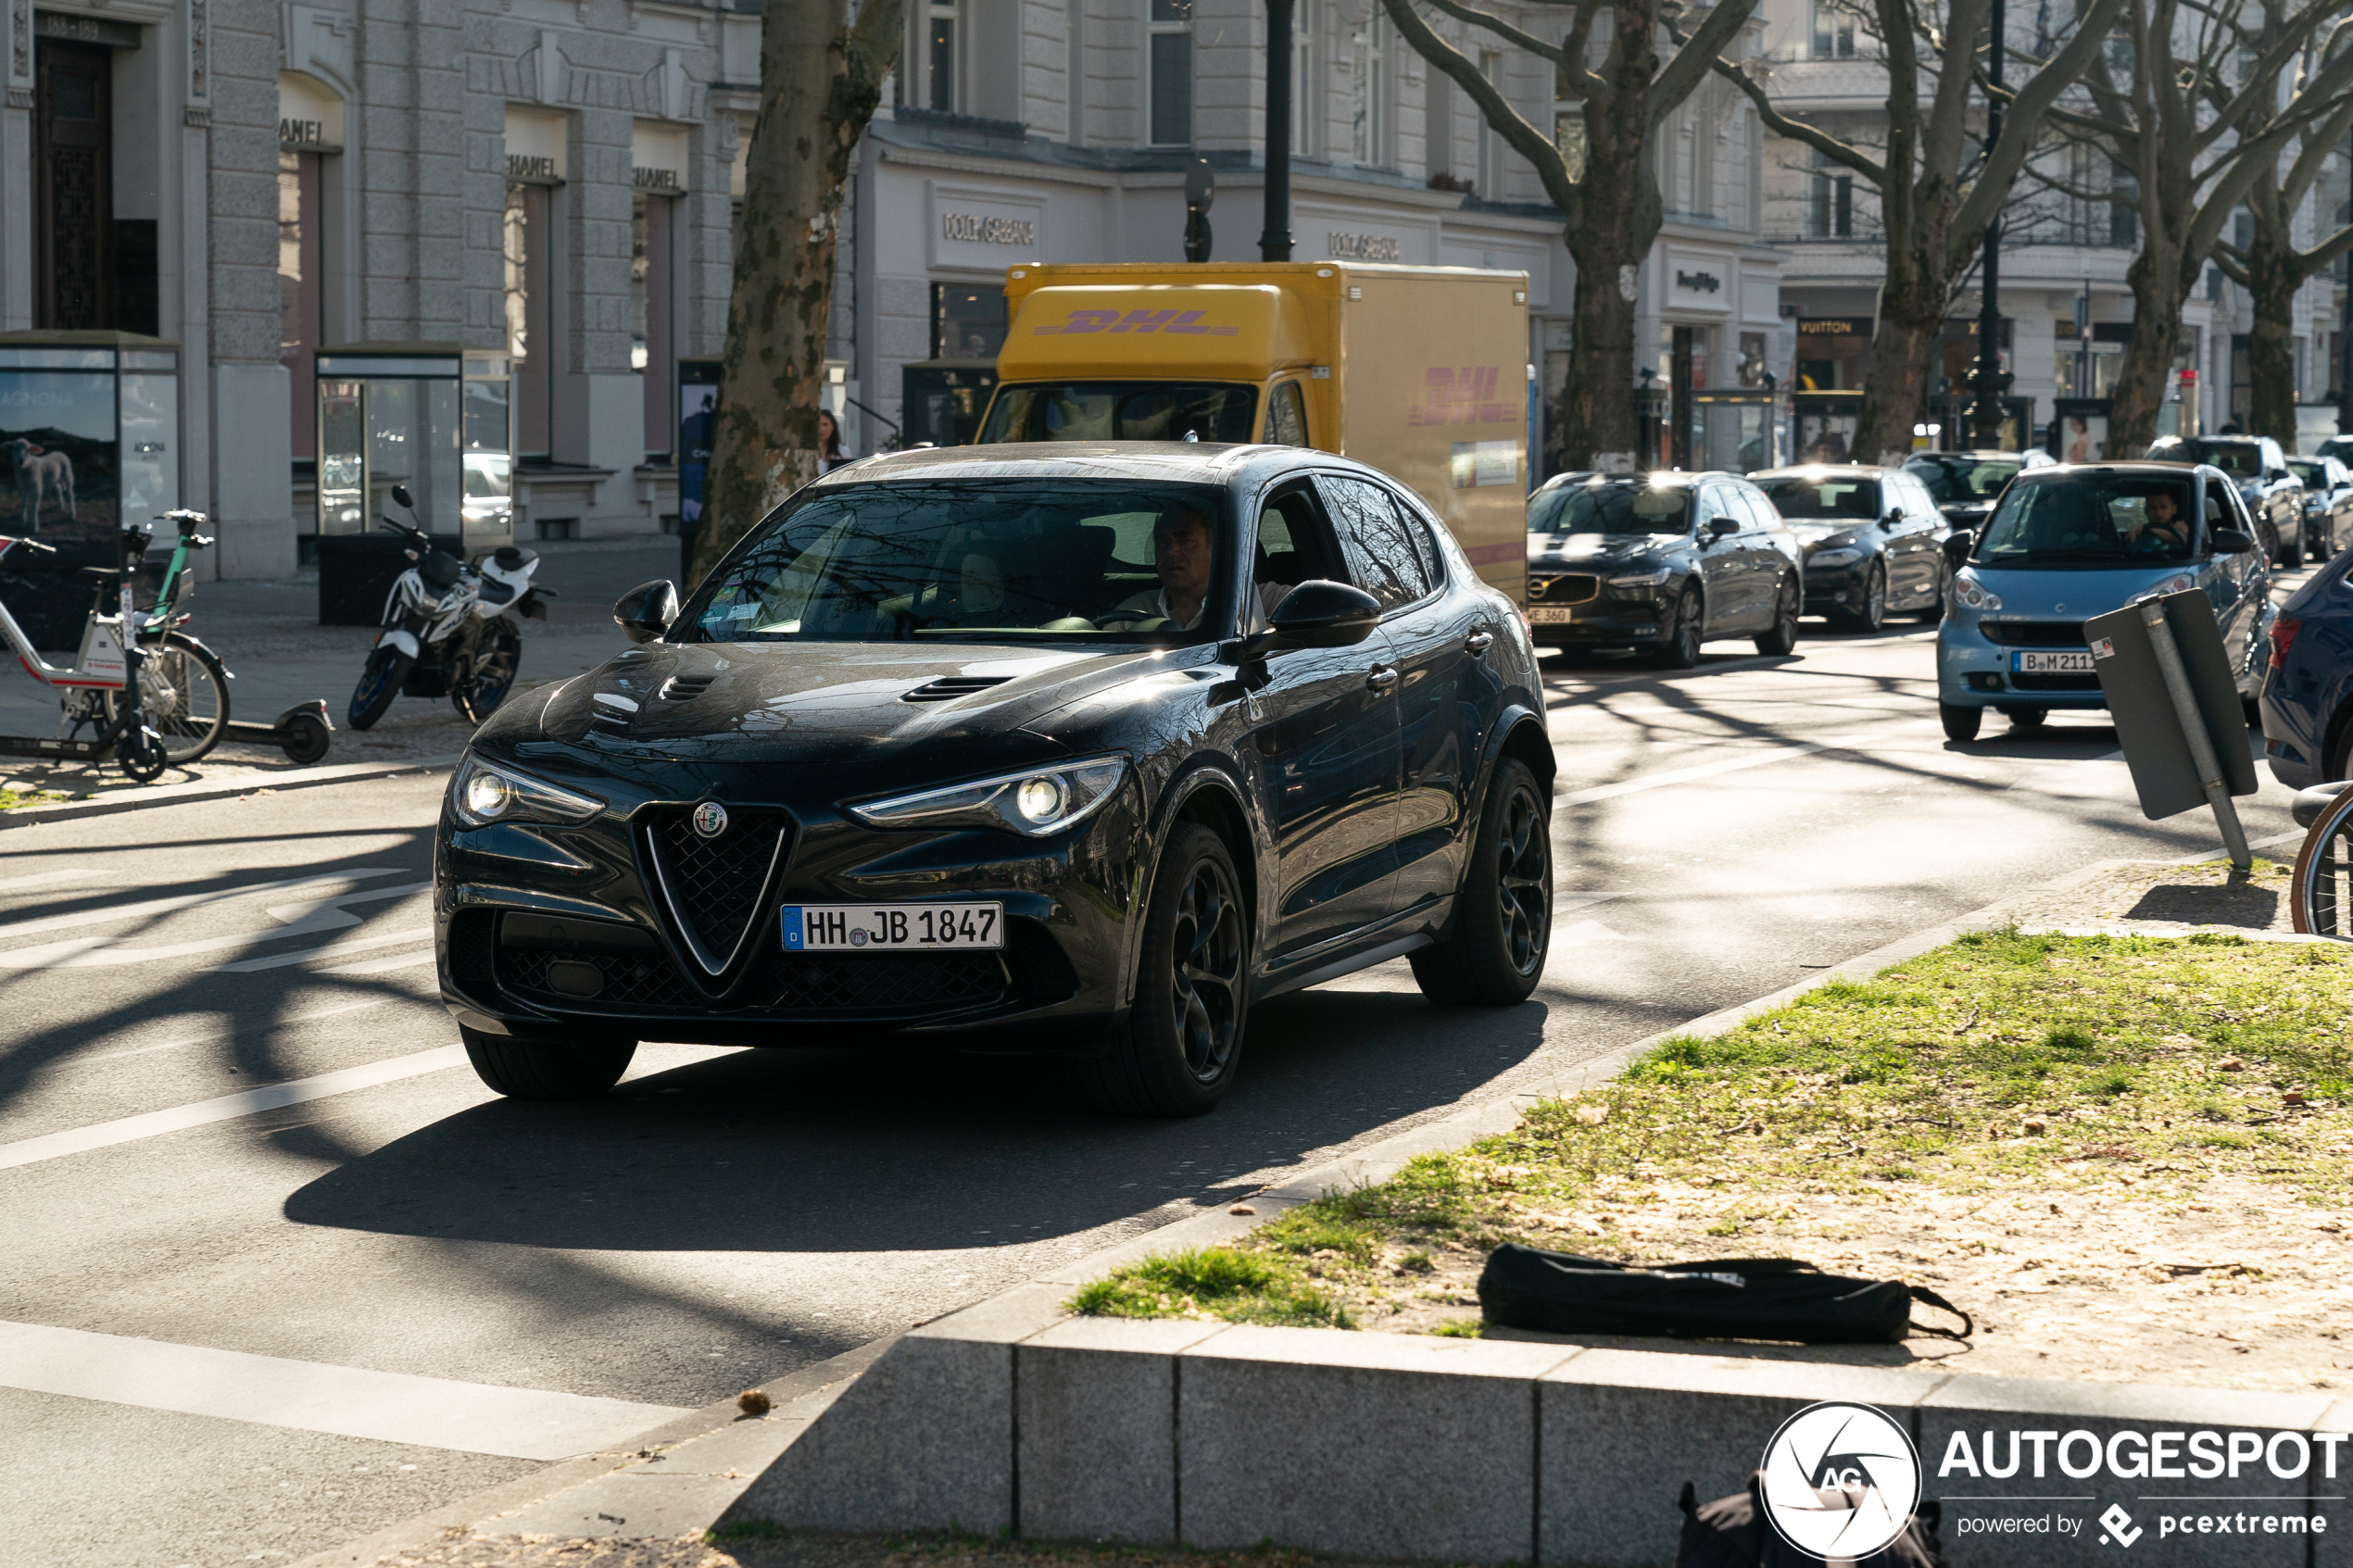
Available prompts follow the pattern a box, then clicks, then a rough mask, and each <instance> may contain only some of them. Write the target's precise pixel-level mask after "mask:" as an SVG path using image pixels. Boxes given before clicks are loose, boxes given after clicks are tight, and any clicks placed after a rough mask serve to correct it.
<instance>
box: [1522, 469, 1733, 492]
mask: <svg viewBox="0 0 2353 1568" xmlns="http://www.w3.org/2000/svg"><path fill="white" fill-rule="evenodd" d="M1749 477H1752V476H1750V475H1746V474H1737V473H1733V472H1731V471H1730V470H1726V469H1653V470H1648V471H1646V472H1642V473H1602V472H1599V471H1596V470H1586V469H1579V470H1572V471H1570V472H1567V473H1558V474H1554V476H1553V477H1552V478H1550V479H1548V480H1546V481H1545V482H1544V483H1541V484H1540V485H1538V486H1537V489H1539V490H1550V489H1553V488H1554V487H1555V486H1558V485H1565V484H1645V485H1648V486H1649V487H1650V488H1652V489H1653V490H1669V489H1677V488H1680V487H1681V486H1683V485H1686V484H1697V483H1699V482H1700V481H1701V480H1703V479H1745V478H1749Z"/></svg>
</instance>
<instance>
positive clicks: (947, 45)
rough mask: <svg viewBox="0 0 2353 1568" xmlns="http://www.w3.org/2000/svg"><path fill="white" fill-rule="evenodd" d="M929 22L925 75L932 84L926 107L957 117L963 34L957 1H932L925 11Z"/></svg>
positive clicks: (926, 40)
mask: <svg viewBox="0 0 2353 1568" xmlns="http://www.w3.org/2000/svg"><path fill="white" fill-rule="evenodd" d="M925 21H926V23H927V24H928V25H929V28H930V31H929V33H928V34H927V35H926V36H925V47H926V51H927V57H926V58H925V62H924V64H925V68H926V69H925V75H926V76H928V77H929V78H930V82H929V83H928V85H929V87H930V89H931V91H930V93H929V94H928V95H927V97H926V99H925V107H929V108H933V109H937V111H938V112H939V113H941V114H954V113H956V112H957V101H956V44H957V34H958V32H959V31H961V30H960V29H959V28H958V26H957V21H958V18H957V16H956V0H931V4H930V6H929V7H928V8H927V9H926V10H925Z"/></svg>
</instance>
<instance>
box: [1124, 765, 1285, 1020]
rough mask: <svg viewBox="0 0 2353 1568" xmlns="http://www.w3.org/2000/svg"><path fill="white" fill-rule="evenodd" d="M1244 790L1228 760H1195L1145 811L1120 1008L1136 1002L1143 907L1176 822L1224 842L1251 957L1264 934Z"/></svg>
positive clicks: (1255, 847)
mask: <svg viewBox="0 0 2353 1568" xmlns="http://www.w3.org/2000/svg"><path fill="white" fill-rule="evenodd" d="M1244 798H1245V797H1244V792H1243V789H1242V785H1241V782H1240V780H1239V778H1238V777H1237V776H1236V770H1235V769H1234V768H1233V766H1232V765H1231V763H1230V762H1229V761H1228V760H1227V759H1224V758H1222V757H1204V758H1202V759H1197V760H1196V761H1194V762H1193V763H1191V764H1190V765H1189V766H1188V767H1187V768H1186V769H1185V771H1183V772H1181V773H1179V774H1177V775H1176V778H1175V779H1173V780H1172V781H1170V783H1169V784H1168V785H1167V787H1166V788H1165V789H1164V790H1163V791H1162V792H1161V797H1160V800H1159V802H1158V803H1157V805H1156V806H1155V807H1154V809H1153V810H1152V813H1151V832H1150V834H1149V835H1148V837H1147V849H1146V853H1145V857H1144V863H1143V867H1142V874H1141V875H1140V876H1139V878H1138V881H1137V890H1136V901H1135V906H1134V908H1135V909H1136V911H1137V912H1136V917H1135V919H1133V920H1132V921H1130V922H1128V937H1127V955H1126V962H1125V964H1124V965H1123V967H1124V969H1125V970H1126V980H1125V982H1124V983H1123V985H1122V987H1121V995H1120V1002H1121V1005H1122V1006H1133V1005H1134V1003H1135V1000H1136V981H1137V960H1138V957H1139V953H1138V945H1139V943H1141V942H1142V940H1143V934H1144V915H1143V911H1145V910H1146V909H1150V908H1151V899H1152V890H1153V887H1154V885H1155V882H1156V879H1157V878H1158V877H1159V875H1160V862H1161V859H1162V857H1163V855H1164V853H1165V852H1166V850H1167V847H1168V839H1169V835H1170V834H1173V833H1174V832H1176V824H1177V823H1179V822H1199V823H1201V824H1202V826H1204V827H1206V828H1208V829H1209V830H1210V831H1211V832H1212V833H1214V834H1216V835H1217V836H1218V838H1219V839H1220V840H1221V841H1223V842H1224V844H1225V846H1226V852H1227V854H1229V855H1231V856H1233V858H1234V872H1235V875H1236V876H1237V877H1238V878H1239V881H1240V883H1241V891H1242V907H1243V910H1244V912H1245V913H1246V914H1247V915H1248V916H1249V927H1250V942H1251V960H1252V963H1253V964H1254V963H1255V962H1256V961H1257V955H1258V951H1259V946H1260V938H1261V936H1262V935H1264V933H1262V932H1261V930H1260V929H1259V910H1260V909H1261V908H1262V907H1263V901H1262V900H1261V898H1260V897H1259V893H1260V888H1259V868H1260V866H1261V864H1262V859H1261V856H1260V853H1259V848H1260V847H1259V844H1258V837H1257V835H1256V834H1253V833H1252V831H1251V815H1250V809H1249V808H1248V807H1247V806H1245V805H1244V804H1243V800H1244Z"/></svg>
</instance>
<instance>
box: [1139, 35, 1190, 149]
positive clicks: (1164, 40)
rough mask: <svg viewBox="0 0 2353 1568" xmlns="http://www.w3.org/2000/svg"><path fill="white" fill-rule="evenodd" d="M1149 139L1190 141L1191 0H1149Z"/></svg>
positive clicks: (1160, 143) (1161, 143)
mask: <svg viewBox="0 0 2353 1568" xmlns="http://www.w3.org/2000/svg"><path fill="white" fill-rule="evenodd" d="M1151 4H1152V11H1151V29H1150V31H1151V43H1150V45H1149V46H1150V48H1151V141H1152V144H1153V145H1154V146H1156V147H1189V146H1191V145H1192V143H1193V0H1151Z"/></svg>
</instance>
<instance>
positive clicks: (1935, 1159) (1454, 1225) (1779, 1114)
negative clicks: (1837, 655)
mask: <svg viewBox="0 0 2353 1568" xmlns="http://www.w3.org/2000/svg"><path fill="white" fill-rule="evenodd" d="M2348 1018H2353V964H2348V963H2347V961H2346V960H2345V956H2344V955H2343V954H2341V953H2339V952H2338V951H2337V950H2336V949H2334V948H2320V947H2302V946H2292V945H2287V944H2271V943H2249V942H2246V941H2245V940H2244V939H2243V938H2241V937H2239V936H2237V935H2233V934H2231V933H2206V932H2201V933H2196V934H2194V935H2189V936H2187V937H2183V938H2177V939H2166V938H2157V937H2145V936H2131V935H2128V936H2117V935H2105V936H2057V935H2021V934H2020V933H2019V932H2017V931H2014V930H2012V931H1999V932H1986V933H1979V934H1973V935H1967V936H1964V937H1962V938H1960V939H1959V940H1958V941H1957V942H1954V943H1952V944H1950V945H1948V946H1946V947H1940V948H1938V949H1936V950H1934V951H1932V952H1930V953H1926V954H1923V955H1921V956H1920V957H1919V958H1917V959H1914V960H1911V961H1910V962H1908V963H1905V964H1901V965H1898V966H1896V967H1895V968H1893V969H1890V970H1887V971H1884V972H1881V973H1880V974H1878V975H1876V976H1874V977H1873V978H1871V979H1870V980H1869V981H1863V982H1856V981H1836V982H1832V983H1831V984H1829V985H1822V986H1819V987H1818V988H1817V989H1815V990H1813V991H1810V992H1807V993H1806V995H1804V996H1802V997H1798V998H1797V999H1795V1000H1794V1001H1793V1002H1791V1003H1790V1004H1788V1005H1787V1006H1784V1007H1780V1008H1777V1009H1775V1010H1772V1011H1770V1012H1767V1013H1762V1014H1759V1015H1757V1016H1756V1017H1754V1018H1751V1019H1749V1020H1747V1021H1746V1022H1743V1024H1742V1025H1741V1026H1740V1027H1739V1028H1737V1029H1734V1030H1732V1031H1730V1032H1729V1033H1727V1034H1724V1035H1718V1036H1716V1037H1714V1038H1711V1039H1697V1038H1692V1037H1689V1036H1686V1037H1683V1038H1679V1039H1673V1040H1668V1041H1667V1042H1666V1043H1665V1044H1663V1045H1661V1046H1660V1047H1658V1048H1657V1049H1655V1050H1654V1051H1652V1052H1650V1053H1649V1054H1648V1055H1647V1056H1645V1057H1643V1058H1642V1060H1639V1061H1637V1062H1635V1063H1634V1064H1633V1065H1632V1066H1631V1067H1629V1069H1628V1070H1627V1072H1626V1073H1624V1074H1623V1075H1622V1076H1620V1077H1619V1078H1618V1079H1617V1080H1615V1081H1614V1082H1611V1083H1608V1084H1604V1085H1599V1086H1597V1087H1595V1088H1592V1089H1590V1090H1587V1091H1585V1092H1583V1093H1581V1094H1579V1095H1577V1096H1575V1097H1573V1098H1567V1099H1556V1100H1547V1101H1542V1102H1540V1103H1538V1104H1536V1105H1534V1106H1532V1107H1530V1108H1529V1111H1528V1113H1527V1115H1526V1116H1525V1117H1524V1119H1523V1120H1522V1121H1521V1123H1520V1124H1519V1125H1518V1126H1517V1127H1516V1128H1515V1129H1514V1130H1513V1131H1511V1132H1509V1133H1506V1134H1503V1135H1497V1136H1493V1137H1488V1138H1483V1139H1481V1140H1479V1141H1478V1142H1477V1143H1475V1144H1472V1145H1470V1146H1469V1147H1467V1148H1463V1149H1459V1150H1456V1151H1453V1152H1451V1153H1445V1154H1427V1155H1422V1156H1419V1157H1417V1158H1416V1159H1415V1160H1412V1161H1411V1162H1409V1163H1408V1164H1407V1165H1406V1166H1405V1167H1404V1168H1403V1170H1401V1171H1400V1172H1399V1173H1397V1175H1396V1176H1394V1177H1393V1178H1391V1179H1390V1180H1389V1181H1387V1182H1383V1183H1381V1184H1379V1185H1376V1186H1369V1187H1364V1188H1359V1189H1354V1190H1351V1191H1348V1192H1342V1193H1336V1194H1333V1195H1331V1196H1329V1197H1327V1198H1322V1199H1319V1200H1318V1201H1316V1202H1315V1203H1312V1204H1308V1205H1305V1206H1303V1207H1302V1208H1299V1209H1294V1210H1290V1212H1289V1213H1286V1214H1284V1215H1282V1216H1281V1217H1280V1218H1278V1219H1276V1220H1273V1221H1271V1222H1269V1223H1267V1224H1265V1225H1263V1226H1261V1227H1259V1228H1258V1230H1256V1231H1255V1232H1253V1233H1252V1235H1250V1236H1246V1237H1244V1238H1243V1239H1242V1240H1240V1241H1239V1242H1237V1243H1236V1244H1234V1245H1233V1246H1231V1247H1227V1248H1213V1249H1210V1250H1209V1251H1207V1252H1202V1253H1187V1254H1178V1255H1176V1257H1174V1258H1168V1259H1151V1260H1148V1261H1144V1262H1141V1263H1139V1264H1136V1265H1134V1266H1132V1267H1131V1268H1128V1269H1125V1270H1122V1271H1120V1272H1118V1273H1114V1275H1113V1276H1112V1277H1111V1278H1110V1279H1107V1280H1104V1281H1102V1282H1100V1283H1098V1284H1096V1285H1093V1286H1088V1287H1087V1289H1086V1290H1084V1291H1081V1292H1080V1293H1079V1295H1078V1297H1077V1298H1075V1299H1074V1301H1073V1303H1072V1305H1073V1306H1074V1308H1075V1309H1076V1310H1077V1311H1088V1312H1116V1313H1122V1314H1126V1315H1140V1316H1165V1315H1172V1314H1183V1315H1203V1316H1214V1317H1226V1318H1232V1319H1234V1320H1235V1321H1238V1322H1250V1323H1281V1322H1290V1323H1297V1322H1314V1323H1345V1322H1346V1321H1347V1320H1348V1319H1349V1316H1350V1311H1351V1307H1352V1305H1353V1306H1354V1307H1356V1308H1359V1309H1361V1308H1363V1307H1365V1306H1366V1305H1369V1304H1371V1303H1375V1302H1378V1301H1381V1300H1383V1299H1388V1300H1391V1301H1394V1300H1396V1299H1399V1298H1400V1297H1401V1295H1410V1294H1411V1293H1412V1292H1414V1291H1416V1290H1418V1289H1421V1288H1422V1286H1423V1284H1425V1283H1426V1280H1425V1279H1424V1276H1427V1275H1428V1273H1430V1272H1431V1258H1432V1254H1433V1253H1435V1252H1438V1251H1441V1250H1443V1249H1453V1251H1454V1252H1455V1253H1457V1254H1458V1255H1459V1254H1464V1253H1476V1252H1478V1251H1481V1250H1484V1249H1485V1248H1489V1247H1491V1246H1493V1245H1494V1244H1495V1243H1497V1242H1498V1241H1501V1240H1505V1239H1511V1240H1520V1241H1526V1242H1529V1243H1530V1244H1532V1245H1537V1246H1547V1247H1554V1248H1567V1249H1571V1250H1577V1251H1586V1252H1593V1253H1596V1254H1600V1255H1607V1256H1617V1257H1626V1256H1629V1255H1632V1254H1635V1253H1638V1252H1639V1250H1640V1249H1639V1248H1634V1247H1631V1246H1629V1245H1628V1244H1626V1243H1625V1242H1624V1241H1623V1240H1622V1238H1621V1236H1619V1235H1618V1234H1617V1231H1618V1227H1620V1226H1622V1225H1625V1224H1628V1223H1636V1222H1638V1221H1639V1220H1640V1218H1641V1217H1642V1215H1643V1214H1644V1213H1645V1212H1646V1211H1648V1212H1656V1211H1658V1209H1659V1207H1660V1206H1662V1205H1665V1204H1667V1203H1670V1202H1671V1203H1672V1204H1673V1205H1675V1207H1676V1209H1677V1210H1678V1212H1679V1213H1680V1214H1682V1215H1683V1216H1684V1221H1683V1223H1686V1224H1692V1223H1693V1222H1692V1216H1693V1215H1694V1214H1696V1215H1697V1216H1698V1220H1697V1223H1695V1224H1693V1228H1695V1229H1697V1230H1699V1231H1701V1232H1704V1233H1705V1234H1706V1235H1709V1236H1718V1237H1725V1238H1731V1237H1737V1236H1741V1235H1742V1234H1743V1232H1745V1231H1749V1230H1752V1229H1756V1228H1759V1227H1762V1226H1767V1225H1770V1224H1772V1223H1775V1222H1776V1220H1777V1219H1778V1218H1779V1217H1780V1216H1781V1215H1782V1214H1783V1213H1784V1212H1785V1210H1784V1208H1783V1205H1784V1204H1785V1202H1786V1200H1787V1199H1788V1198H1790V1197H1791V1196H1793V1195H1795V1194H1800V1193H1802V1194H1806V1195H1808V1196H1814V1195H1822V1194H1831V1195H1837V1196H1841V1197H1843V1198H1851V1199H1854V1200H1855V1201H1856V1203H1858V1204H1862V1203H1887V1202H1891V1201H1894V1202H1900V1201H1902V1200H1903V1198H1902V1195H1903V1194H1905V1193H1906V1192H1919V1191H1923V1190H1934V1191H1941V1192H1956V1193H1971V1194H1987V1195H1999V1194H2003V1193H2014V1192H2020V1191H2027V1190H2032V1191H2035V1192H2038V1193H2039V1192H2050V1193H2052V1194H2053V1195H2057V1194H2059V1193H2061V1192H2063V1191H2066V1190H2073V1189H2079V1188H2082V1187H2086V1186H2110V1187H2120V1186H2126V1185H2129V1186H2130V1187H2132V1188H2133V1190H2134V1191H2135V1192H2136V1193H2138V1194H2140V1195H2145V1196H2152V1197H2164V1196H2167V1195H2169V1194H2179V1193H2182V1192H2185V1191H2187V1190H2189V1189H2191V1188H2194V1187H2196V1186H2197V1185H2200V1184H2202V1183H2204V1182H2206V1181H2207V1180H2209V1179H2211V1178H2214V1177H2218V1176H2226V1175H2236V1176H2244V1177H2246V1178H2249V1179H2254V1180H2259V1181H2261V1182H2263V1183H2265V1184H2267V1185H2275V1186H2284V1187H2286V1188H2289V1189H2291V1190H2296V1191H2299V1192H2300V1193H2301V1195H2302V1196H2303V1197H2304V1198H2306V1199H2307V1200H2309V1201H2310V1202H2313V1203H2315V1204H2322V1203H2336V1202H2341V1201H2342V1199H2343V1195H2344V1194H2345V1192H2346V1191H2347V1185H2348V1179H2349V1178H2353V1133H2348V1125H2349V1123H2348V1119H2347V1116H2346V1115H2345V1110H2344V1108H2345V1104H2346V1102H2347V1098H2353V1034H2349V1033H2348V1028H2347V1020H2348ZM2291 1091H2295V1092H2296V1093H2297V1094H2300V1096H2301V1097H2302V1098H2301V1103H2297V1102H2296V1100H2295V1099H2294V1098H2292V1096H2291ZM1213 1256H1214V1257H1215V1259H1216V1261H1215V1262H1214V1263H1209V1262H1204V1261H1203V1260H1208V1259H1211V1258H1212V1257H1213ZM1430 1299H1436V1298H1430Z"/></svg>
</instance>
